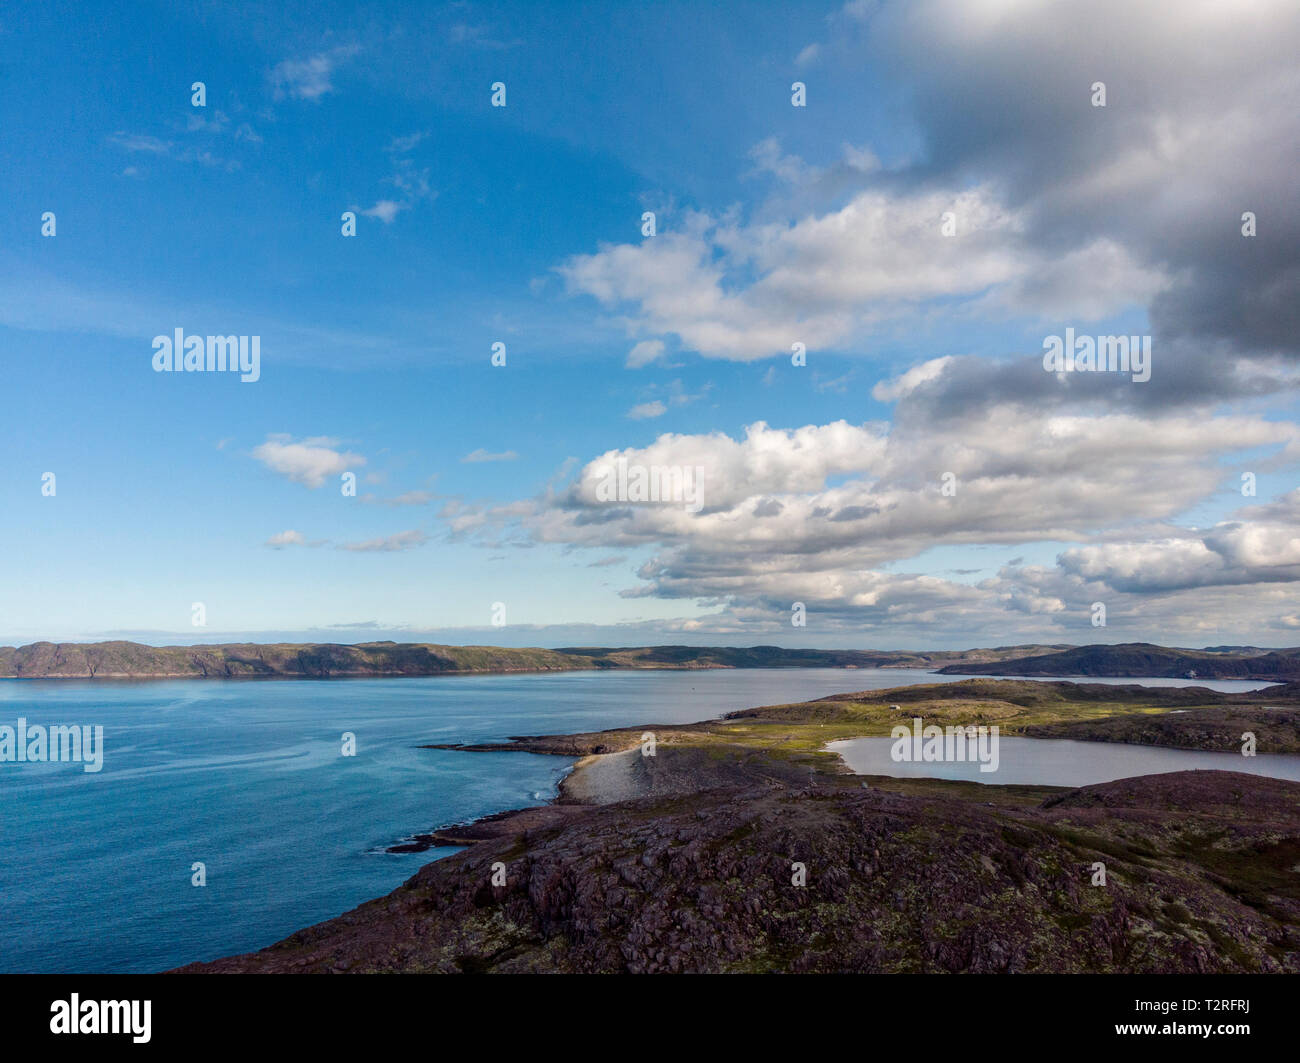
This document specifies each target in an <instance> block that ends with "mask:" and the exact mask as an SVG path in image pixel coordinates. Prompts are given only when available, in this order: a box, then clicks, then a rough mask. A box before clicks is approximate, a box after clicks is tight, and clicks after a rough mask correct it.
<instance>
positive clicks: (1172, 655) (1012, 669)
mask: <svg viewBox="0 0 1300 1063" xmlns="http://www.w3.org/2000/svg"><path fill="white" fill-rule="evenodd" d="M937 671H938V672H939V673H940V674H941V675H1022V676H1034V675H1059V676H1096V677H1102V676H1105V677H1122V676H1133V677H1135V678H1136V677H1140V676H1147V677H1151V676H1155V677H1166V678H1179V679H1182V678H1197V679H1255V680H1272V681H1274V682H1288V681H1297V680H1300V649H1284V650H1268V651H1260V650H1243V651H1233V650H1220V651H1212V650H1181V649H1170V648H1167V647H1165V646H1155V645H1152V644H1151V643H1147V642H1130V643H1123V644H1120V645H1116V646H1074V647H1071V648H1069V649H1064V650H1059V651H1057V652H1054V653H1045V654H1036V655H1030V656H1025V657H1020V658H1015V659H1011V660H1003V661H996V662H985V663H979V662H976V663H960V664H950V665H945V666H944V667H941V668H939V669H937Z"/></svg>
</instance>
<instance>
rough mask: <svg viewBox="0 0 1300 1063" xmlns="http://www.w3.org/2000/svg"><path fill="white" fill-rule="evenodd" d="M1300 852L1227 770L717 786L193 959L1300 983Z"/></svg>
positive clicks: (1283, 808) (1293, 804)
mask: <svg viewBox="0 0 1300 1063" xmlns="http://www.w3.org/2000/svg"><path fill="white" fill-rule="evenodd" d="M1297 860H1300V785H1297V784H1294V783H1285V782H1277V781H1273V780H1267V779H1259V778H1255V777H1250V776H1241V775H1236V774H1233V773H1227V772H1190V773H1180V774H1178V775H1162V776H1154V777H1147V778H1142V779H1132V780H1121V781H1120V782H1115V783H1108V784H1104V785H1101V786H1094V787H1086V788H1083V789H1081V790H1077V791H1072V792H1070V793H1068V794H1065V795H1058V796H1056V797H1053V798H1051V799H1049V800H1048V801H1047V802H1045V804H1044V806H1043V807H1041V808H1033V807H1030V808H1027V809H1015V808H1008V807H993V806H991V805H988V806H986V805H984V804H982V803H976V802H970V801H962V800H954V799H950V798H946V797H938V796H935V797H931V796H904V795H902V794H897V793H889V792H885V791H883V790H868V789H864V788H863V787H862V786H861V785H860V784H859V783H858V782H857V781H855V780H840V781H836V780H824V781H823V783H822V784H820V785H818V786H815V787H809V788H804V789H796V788H793V787H791V786H789V785H780V784H772V785H753V784H751V785H747V786H725V787H720V788H715V789H710V790H706V791H702V792H696V793H691V794H686V795H675V796H668V797H662V798H658V797H655V798H649V799H643V800H639V801H629V802H624V803H621V804H616V805H608V806H603V807H599V808H592V809H590V810H589V811H581V812H579V813H577V814H567V815H566V818H565V819H564V821H563V822H560V823H558V824H552V825H548V826H545V827H543V828H541V829H534V830H524V831H523V833H520V834H515V835H511V836H503V837H493V838H489V840H486V841H481V842H479V843H478V844H476V845H474V846H473V847H472V848H471V849H469V850H468V851H466V852H464V853H460V854H458V855H456V856H453V857H450V858H448V859H446V860H441V861H438V862H436V863H433V864H430V865H428V866H427V867H425V868H423V869H422V870H421V871H420V872H419V873H418V874H416V875H415V876H414V877H413V878H412V879H410V880H409V881H408V882H407V883H406V884H405V885H404V886H402V887H401V888H400V889H398V890H396V891H394V892H393V893H392V894H390V895H389V896H387V897H385V898H381V899H380V900H377V901H373V902H370V903H369V904H365V905H362V906H361V907H359V908H357V909H355V910H354V911H352V912H349V913H348V914H346V915H344V916H341V917H340V918H338V919H334V920H331V921H329V922H326V923H322V924H320V925H319V926H316V927H312V928H310V929H308V930H304V931H301V932H299V933H297V934H295V935H293V936H292V937H290V938H288V939H286V940H285V941H283V942H281V943H280V944H278V945H274V946H272V947H271V948H269V949H265V950H263V951H262V952H259V953H255V954H250V955H247V956H237V957H232V958H229V959H224V960H218V961H216V962H215V963H211V964H194V965H191V966H190V967H187V968H183V969H182V970H184V971H194V972H197V971H282V972H291V971H302V972H341V971H357V972H359V971H439V972H456V971H503V972H518V971H570V972H620V971H621V972H689V971H790V972H803V971H809V972H812V971H825V972H830V971H863V972H960V971H967V972H1022V971H1024V972H1028V971H1059V972H1083V971H1094V972H1210V971H1252V972H1278V971H1300V933H1298V931H1300V875H1297V874H1296V873H1295V872H1294V871H1293V870H1292V867H1293V866H1294V865H1295V864H1296V862H1297ZM1098 862H1100V863H1104V864H1105V868H1106V884H1105V885H1092V879H1093V875H1094V872H1093V865H1094V864H1095V863H1098ZM501 864H504V866H505V883H504V885H494V884H493V881H492V879H493V872H494V865H498V869H499V865H501ZM797 864H802V865H803V866H804V871H805V874H806V880H805V884H804V885H797V884H794V878H795V876H796V874H797V871H798V868H797V867H796V866H795V865H797ZM1288 876H1289V877H1288Z"/></svg>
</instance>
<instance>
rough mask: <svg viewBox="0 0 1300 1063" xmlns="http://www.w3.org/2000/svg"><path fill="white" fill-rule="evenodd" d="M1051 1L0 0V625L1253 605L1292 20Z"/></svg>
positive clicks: (644, 629)
mask: <svg viewBox="0 0 1300 1063" xmlns="http://www.w3.org/2000/svg"><path fill="white" fill-rule="evenodd" d="M1053 6H1054V5H1049V6H1048V8H1047V9H1046V10H1043V9H1040V8H1039V7H1037V6H1035V7H1026V6H1025V5H1021V4H1017V3H992V2H990V3H986V4H972V5H966V6H965V7H962V6H961V5H955V6H954V5H947V4H944V3H922V4H916V5H891V4H888V3H884V4H871V3H864V2H861V0H858V2H853V3H849V4H847V5H835V4H825V3H822V4H782V5H775V4H772V5H768V4H753V5H745V6H743V7H742V6H740V5H708V6H704V5H698V4H678V5H671V4H670V5H653V6H649V5H634V4H613V3H603V4H588V5H576V4H573V5H569V4H566V5H529V4H492V5H489V4H468V3H456V4H447V5H431V4H411V5H396V4H385V5H357V4H346V5H345V4H340V5H321V4H312V5H294V4H287V5H286V4H274V5H269V4H268V5H264V6H258V5H252V6H250V5H239V6H237V7H236V6H234V5H207V4H193V5H185V6H184V7H183V8H182V9H177V8H176V7H175V6H174V5H161V4H160V5H150V4H140V5H135V6H133V7H130V8H128V9H126V10H122V9H120V8H119V7H118V6H117V5H96V4H90V5H58V4H54V5H49V4H41V5H35V4H30V5H28V4H17V5H12V6H9V7H6V8H5V9H4V11H3V12H0V84H3V88H4V92H3V93H0V107H2V108H3V115H2V120H3V127H4V130H5V132H4V135H3V138H0V191H2V193H3V202H4V216H5V219H6V225H5V238H4V239H3V241H0V350H2V351H3V358H4V369H5V380H6V382H7V384H8V387H7V389H6V394H7V397H8V399H9V401H8V403H7V407H8V411H7V413H8V415H7V416H6V417H5V418H4V419H3V420H2V421H0V444H2V445H3V452H4V454H5V456H6V459H7V460H6V461H5V463H4V471H3V472H0V492H2V493H3V497H4V499H5V515H6V517H7V518H8V519H6V520H4V521H3V522H0V557H2V558H3V560H0V639H3V640H5V641H9V642H22V641H31V640H34V639H37V638H52V639H91V638H102V637H135V638H140V639H141V640H145V641H155V642H191V641H203V640H226V639H232V638H235V637H240V638H244V637H247V638H255V639H270V638H293V639H313V640H316V639H321V640H323V639H327V638H329V639H338V640H341V641H354V640H358V639H366V638H373V637H390V638H398V639H415V638H420V639H425V638H428V639H432V640H441V641H481V642H496V643H503V644H543V645H565V644H573V643H575V642H582V643H607V644H620V643H622V644H643V643H646V642H664V641H692V642H719V643H720V642H729V643H735V642H740V643H752V642H781V643H786V644H803V645H826V646H832V645H854V646H879V647H895V646H930V647H943V646H961V645H974V644H1001V643H1008V642H1017V641H1030V640H1034V641H1038V640H1050V641H1078V642H1084V641H1127V640H1130V639H1136V638H1142V639H1150V640H1152V641H1164V642H1171V643H1182V644H1205V643H1207V642H1208V643H1214V642H1220V641H1233V642H1256V643H1260V644H1282V643H1289V642H1294V641H1296V639H1295V638H1294V636H1293V635H1292V634H1291V633H1292V632H1293V631H1294V630H1295V629H1296V628H1300V618H1297V615H1296V614H1297V607H1296V604H1295V599H1294V595H1293V593H1292V590H1293V586H1294V584H1293V583H1292V581H1293V580H1294V579H1296V578H1300V541H1297V539H1296V538H1295V532H1294V527H1295V524H1294V518H1295V516H1296V515H1297V513H1300V501H1297V496H1296V495H1295V493H1294V492H1295V490H1296V461H1297V457H1298V456H1300V433H1298V430H1297V428H1296V425H1295V413H1296V403H1295V383H1296V377H1295V372H1294V369H1295V350H1294V342H1295V340H1294V336H1295V330H1294V329H1292V328H1291V327H1290V324H1289V323H1288V321H1287V320H1285V318H1286V314H1288V313H1291V314H1294V312H1295V308H1294V305H1293V304H1294V300H1293V299H1291V298H1290V295H1291V294H1293V289H1294V285H1295V283H1296V281H1295V276H1296V263H1295V260H1294V256H1295V250H1294V248H1295V247H1296V246H1297V245H1296V242H1295V240H1294V239H1293V238H1292V237H1293V235H1294V230H1295V227H1296V225H1297V218H1296V213H1297V212H1296V209H1295V208H1296V204H1295V191H1294V188H1293V185H1294V182H1293V181H1290V180H1289V179H1288V178H1287V176H1286V173H1287V171H1286V167H1285V165H1283V163H1285V161H1286V160H1285V159H1284V158H1281V157H1279V149H1278V148H1277V146H1276V145H1277V144H1278V142H1279V139H1280V140H1281V142H1282V143H1284V144H1285V143H1287V142H1290V143H1292V144H1294V143H1295V137H1294V136H1293V135H1292V134H1293V133H1294V131H1295V130H1294V122H1295V118H1294V116H1293V115H1289V114H1286V113H1283V112H1282V111H1281V110H1277V111H1276V112H1275V109H1273V108H1269V107H1256V108H1254V110H1253V111H1252V112H1251V113H1252V115H1253V117H1252V118H1251V119H1250V120H1242V121H1237V123H1236V125H1235V126H1234V127H1233V130H1232V132H1231V133H1226V132H1224V123H1225V122H1227V121H1229V119H1230V118H1231V116H1233V115H1239V114H1240V113H1241V112H1240V107H1241V106H1242V105H1251V104H1252V103H1253V102H1254V101H1256V100H1257V99H1263V98H1270V97H1267V96H1265V94H1266V93H1268V92H1269V91H1270V90H1271V89H1272V88H1273V87H1276V86H1277V85H1287V84H1291V83H1292V82H1291V79H1293V78H1294V75H1295V69H1294V61H1293V60H1292V59H1291V58H1290V54H1292V53H1288V45H1289V42H1291V41H1293V40H1294V39H1295V38H1294V34H1295V30H1296V20H1295V17H1294V15H1293V13H1289V12H1287V10H1286V8H1285V7H1284V6H1282V5H1277V6H1273V5H1269V4H1262V5H1261V6H1260V10H1259V11H1258V12H1257V13H1256V16H1255V17H1254V18H1253V19H1245V20H1238V22H1236V23H1234V22H1233V20H1232V19H1231V18H1230V17H1229V16H1230V12H1228V11H1227V9H1226V8H1223V9H1216V5H1207V7H1206V10H1204V11H1199V12H1198V14H1197V16H1196V17H1195V18H1193V19H1192V20H1191V24H1190V26H1187V27H1185V30H1186V33H1185V40H1184V41H1183V42H1182V43H1180V44H1179V45H1178V46H1177V47H1176V48H1174V49H1173V51H1174V52H1177V51H1178V48H1185V49H1186V50H1187V54H1186V55H1177V54H1175V55H1172V56H1167V57H1165V58H1161V59H1160V60H1159V61H1160V62H1165V61H1168V62H1169V63H1171V64H1173V63H1174V60H1180V64H1181V65H1178V70H1179V71H1181V73H1180V74H1179V75H1178V78H1181V79H1182V80H1178V78H1175V79H1173V80H1167V79H1166V80H1162V79H1161V78H1158V77H1157V78H1152V77H1150V76H1149V75H1148V74H1147V71H1148V70H1149V69H1150V68H1151V66H1150V65H1148V64H1147V63H1146V62H1145V61H1147V60H1150V63H1151V64H1155V62H1156V57H1161V56H1165V53H1166V52H1168V51H1169V50H1170V49H1163V50H1162V45H1161V41H1162V40H1164V39H1165V38H1164V36H1162V33H1163V32H1164V30H1165V29H1167V27H1163V26H1162V25H1161V23H1160V17H1159V16H1158V15H1156V14H1154V13H1152V12H1145V13H1143V14H1142V15H1141V17H1140V19H1139V21H1138V22H1137V23H1135V24H1133V25H1125V22H1124V20H1125V19H1132V18H1135V17H1136V16H1133V15H1131V14H1127V15H1126V14H1125V9H1124V7H1123V6H1122V5H1116V6H1115V7H1114V8H1113V9H1112V8H1109V7H1108V6H1107V5H1102V7H1101V8H1099V9H1098V14H1097V15H1096V21H1095V22H1089V23H1087V24H1083V25H1080V26H1077V27H1075V28H1074V29H1073V30H1072V31H1070V32H1067V33H1065V36H1066V37H1068V38H1070V39H1071V41H1072V42H1073V43H1072V45H1071V48H1070V50H1069V51H1068V53H1063V54H1060V55H1057V54H1055V53H1054V49H1057V48H1059V47H1060V45H1059V41H1060V39H1061V37H1062V26H1061V23H1060V20H1061V19H1068V18H1077V17H1078V16H1077V15H1070V14H1069V13H1068V9H1067V8H1065V7H1059V8H1056V10H1055V11H1053V10H1052V7H1053ZM1054 20H1055V21H1054ZM1243 22H1244V25H1243V24H1242V23H1243ZM1117 36H1118V37H1119V38H1120V39H1122V40H1123V42H1124V43H1123V44H1122V45H1115V43H1114V41H1115V39H1116V37H1117ZM1209 41H1215V42H1216V47H1217V48H1218V49H1219V54H1218V65H1217V66H1215V67H1214V68H1213V75H1212V76H1213V77H1214V78H1223V80H1224V85H1229V84H1230V85H1231V91H1228V90H1227V89H1224V90H1223V91H1219V92H1217V93H1213V92H1208V91H1204V92H1203V91H1199V90H1197V89H1196V86H1197V85H1198V84H1199V85H1201V86H1204V85H1205V83H1206V79H1207V78H1210V77H1211V74H1210V73H1209V72H1208V71H1209V68H1208V67H1207V68H1206V69H1205V70H1198V69H1197V65H1196V57H1197V56H1203V55H1204V46H1205V44H1206V43H1207V42H1209ZM1198 48H1199V49H1200V50H1199V51H1198ZM1008 70H1011V71H1019V72H1020V74H1019V76H1020V77H1021V78H1022V80H1021V81H1019V82H1016V81H1012V82H1008V80H1007V79H1008V74H1007V71H1008ZM1224 71H1227V73H1224ZM1198 77H1199V81H1198ZM1097 79H1107V80H1108V87H1109V89H1110V92H1111V100H1110V102H1108V105H1107V107H1106V108H1105V109H1104V110H1103V109H1098V108H1096V107H1093V106H1091V105H1090V103H1089V87H1090V85H1091V84H1092V82H1093V81H1094V80H1097ZM197 81H201V82H203V83H204V85H205V90H206V106H204V107H195V106H193V105H192V102H191V86H192V84H193V83H194V82H197ZM795 81H800V82H802V83H804V84H805V85H806V87H807V100H808V104H807V106H806V107H794V106H792V105H791V86H792V83H793V82H795ZM494 82H503V83H504V84H505V85H506V106H505V107H493V106H491V102H490V98H491V93H492V89H491V86H492V85H493V83H494ZM1243 122H1244V128H1243ZM1153 138H1154V141H1153ZM1153 142H1154V143H1157V144H1158V145H1159V149H1158V150H1155V151H1152V150H1151V149H1150V147H1149V145H1150V144H1151V143H1153ZM1216 146H1217V148H1218V150H1213V149H1215V148H1216ZM1207 159H1208V160H1210V161H1208V162H1207ZM1247 208H1253V209H1254V210H1256V211H1257V212H1258V213H1259V217H1260V219H1261V222H1260V225H1261V230H1260V233H1259V235H1258V236H1255V237H1253V238H1245V237H1243V236H1241V234H1240V233H1239V232H1238V228H1239V226H1240V222H1239V220H1238V218H1239V215H1240V213H1241V210H1243V209H1247ZM946 209H952V211H953V213H954V217H955V221H956V226H957V234H956V236H955V238H953V239H947V240H945V238H944V237H942V236H940V235H939V228H940V225H941V218H942V215H943V212H944V210H946ZM45 211H53V212H54V213H55V215H56V219H57V222H56V223H57V234H56V235H55V236H53V237H50V236H43V235H42V232H41V228H42V226H41V217H42V214H43V212H45ZM344 211H353V212H356V213H357V215H358V218H357V235H356V236H355V237H344V236H343V235H341V232H340V226H341V221H340V216H341V215H342V213H343V212H344ZM645 211H653V212H654V213H655V215H656V222H657V226H658V232H657V233H656V234H655V235H654V236H652V237H645V236H643V235H642V232H641V225H642V215H643V212H645ZM1251 240H1253V241H1254V242H1253V243H1251V242H1250V241H1251ZM1260 293H1264V294H1263V295H1261V294H1260ZM1210 310H1213V311H1214V312H1213V313H1212V314H1211V313H1210V312H1209V311H1210ZM178 327H180V328H184V329H185V330H186V331H187V332H188V333H191V334H194V333H197V334H221V335H249V336H251V335H257V336H259V337H260V343H261V378H260V379H259V380H258V381H256V382H255V383H242V382H240V381H239V380H238V378H237V377H235V376H230V375H215V374H207V373H191V374H184V373H156V372H154V371H153V369H152V366H151V358H152V353H153V350H152V346H151V343H152V340H153V337H154V336H156V335H159V334H163V335H170V334H171V333H172V331H173V330H174V329H175V328H178ZM1067 327H1073V328H1075V329H1076V331H1079V332H1090V333H1094V334H1097V335H1102V334H1111V333H1121V332H1122V333H1124V334H1130V333H1131V334H1135V335H1136V334H1147V335H1152V336H1153V338H1154V349H1155V351H1156V354H1155V366H1156V369H1155V372H1154V374H1153V377H1152V380H1151V382H1149V383H1147V384H1134V383H1132V382H1131V381H1129V380H1127V379H1123V380H1121V379H1118V378H1116V377H1115V376H1114V375H1103V374H1095V375H1093V376H1091V377H1088V378H1085V377H1084V376H1083V374H1078V375H1077V376H1076V377H1074V378H1071V379H1068V380H1056V379H1054V378H1053V377H1052V375H1051V374H1049V373H1045V372H1044V370H1043V368H1042V367H1041V365H1040V364H1039V362H1040V360H1041V352H1042V343H1043V338H1044V336H1046V335H1049V334H1057V333H1063V332H1064V330H1065V328H1067ZM791 338H796V339H799V340H800V341H801V342H805V343H806V346H807V347H808V352H809V353H808V360H807V364H806V365H804V366H794V365H792V364H791V359H790V355H789V350H790V340H791ZM495 342H502V343H504V344H505V345H506V349H507V364H506V366H504V367H495V366H492V365H491V364H490V361H489V358H490V354H491V348H492V344H493V343H495ZM634 351H636V352H638V353H637V354H633V353H632V352H634ZM652 355H653V357H651V356H652ZM917 367H921V368H920V369H917ZM927 367H928V368H927ZM909 370H912V371H913V374H912V375H911V376H906V375H905V374H907V373H908V372H909ZM918 374H919V375H918ZM840 422H843V423H844V427H843V429H839V428H836V427H835V426H836V425H837V424H838V423H840ZM755 426H761V427H755ZM745 440H748V441H749V442H748V443H745V442H743V441H745ZM882 441H887V442H882ZM877 443H879V447H877ZM612 452H622V453H624V454H626V455H628V456H630V457H631V458H632V460H634V461H636V460H641V461H644V462H646V463H651V464H660V463H663V464H671V465H682V466H692V467H695V466H698V467H700V468H703V469H706V473H705V474H703V475H704V476H705V481H704V482H705V483H706V484H707V491H708V499H707V504H706V505H705V507H704V510H703V512H701V513H698V514H694V515H692V514H684V513H683V512H682V511H681V509H680V507H679V508H677V509H674V508H673V507H664V506H653V507H641V508H636V507H635V506H634V507H633V508H632V509H630V510H629V509H627V508H626V507H623V508H621V509H619V510H618V512H617V513H612V514H611V511H610V510H609V509H608V508H606V509H600V508H599V507H598V504H597V502H596V501H595V499H594V496H593V493H592V484H593V481H594V480H595V479H596V478H597V473H598V471H599V468H600V467H601V459H602V456H605V457H606V458H608V456H609V455H610V454H611V453H612ZM475 457H477V458H478V459H482V458H484V457H487V458H489V459H490V460H475ZM467 459H469V460H467ZM1243 470H1250V471H1253V472H1254V473H1255V474H1256V476H1257V493H1256V495H1254V496H1252V497H1246V498H1243V496H1242V495H1241V492H1240V490H1239V489H1238V482H1239V479H1240V474H1241V472H1242V471H1243ZM342 471H351V472H353V473H355V475H356V477H357V481H358V487H357V496H356V497H348V496H345V495H344V494H343V493H342V492H341V490H340V476H341V472H342ZM945 471H954V475H955V477H956V478H957V482H958V483H959V484H960V486H959V487H958V489H957V493H956V496H955V497H953V498H946V497H945V496H943V495H942V494H941V493H940V482H941V477H942V474H943V473H944V472H945ZM46 472H53V473H54V474H55V475H56V477H57V480H56V485H57V486H56V493H55V494H54V496H53V497H50V496H48V495H44V494H42V476H43V474H44V473H46ZM1288 529H1291V530H1288ZM796 600H798V601H803V602H805V604H806V606H807V609H808V614H809V618H810V619H809V623H808V625H807V627H806V628H793V627H792V626H791V625H790V623H789V616H790V611H791V604H792V603H793V602H794V601H796ZM1097 600H1103V601H1106V602H1108V603H1109V606H1110V609H1111V615H1112V617H1113V619H1112V621H1111V623H1110V624H1109V625H1108V626H1107V628H1105V629H1097V628H1095V627H1093V626H1092V625H1091V623H1090V620H1089V617H1090V611H1089V610H1090V606H1091V604H1092V603H1093V602H1094V601H1097ZM195 602H202V603H204V605H205V607H206V613H207V618H206V625H205V626H203V627H196V626H194V625H193V623H192V604H193V603H195ZM496 602H503V603H505V605H506V616H507V624H506V626H505V627H493V626H491V625H490V624H489V619H490V617H491V612H492V607H493V604H494V603H496ZM1289 635H1290V636H1291V637H1288V636H1289Z"/></svg>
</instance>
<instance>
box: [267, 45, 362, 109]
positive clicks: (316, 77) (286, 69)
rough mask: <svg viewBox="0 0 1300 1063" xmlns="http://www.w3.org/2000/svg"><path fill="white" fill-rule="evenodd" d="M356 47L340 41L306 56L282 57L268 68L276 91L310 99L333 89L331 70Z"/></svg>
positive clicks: (356, 49) (352, 52) (349, 55)
mask: <svg viewBox="0 0 1300 1063" xmlns="http://www.w3.org/2000/svg"><path fill="white" fill-rule="evenodd" d="M360 50H361V49H360V48H359V47H358V46H357V45H340V46H339V47H337V48H331V49H329V50H328V51H324V52H318V53H317V54H316V55H313V56H310V57H309V58H307V59H285V60H284V61H283V62H281V63H278V64H277V65H276V67H275V69H274V70H272V71H271V82H272V84H273V85H274V86H275V91H276V95H277V96H279V97H283V96H291V97H293V98H294V99H298V100H311V101H313V102H316V101H318V100H320V98H321V97H322V96H324V95H326V94H327V93H330V92H333V91H334V82H333V76H334V71H335V70H336V69H337V68H338V67H339V65H340V64H341V63H342V62H343V61H344V60H346V59H350V58H351V57H352V56H354V55H356V54H357V52H359V51H360Z"/></svg>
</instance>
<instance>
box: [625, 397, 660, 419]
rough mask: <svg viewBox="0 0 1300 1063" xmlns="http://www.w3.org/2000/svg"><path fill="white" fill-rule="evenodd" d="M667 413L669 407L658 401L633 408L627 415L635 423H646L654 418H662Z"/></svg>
mask: <svg viewBox="0 0 1300 1063" xmlns="http://www.w3.org/2000/svg"><path fill="white" fill-rule="evenodd" d="M667 412H668V407H667V406H665V405H664V404H663V403H662V402H660V401H659V400H658V399H656V400H655V401H654V402H642V403H640V404H638V405H636V406H633V407H632V408H631V409H630V410H628V411H627V415H628V417H629V418H630V419H631V420H633V421H646V420H650V419H651V418H654V417H662V416H663V415H664V414H666V413H667Z"/></svg>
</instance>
